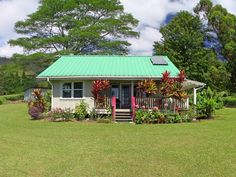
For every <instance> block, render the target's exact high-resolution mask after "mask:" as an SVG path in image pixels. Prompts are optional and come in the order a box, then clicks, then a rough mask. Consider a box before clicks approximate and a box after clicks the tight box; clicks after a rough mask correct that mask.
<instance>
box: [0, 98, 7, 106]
mask: <svg viewBox="0 0 236 177" xmlns="http://www.w3.org/2000/svg"><path fill="white" fill-rule="evenodd" d="M5 102H6V99H5V98H4V97H0V105H2V104H4V103H5Z"/></svg>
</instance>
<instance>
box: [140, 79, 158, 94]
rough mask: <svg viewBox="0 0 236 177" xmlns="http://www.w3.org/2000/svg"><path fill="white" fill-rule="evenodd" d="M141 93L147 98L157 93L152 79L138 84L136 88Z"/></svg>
mask: <svg viewBox="0 0 236 177" xmlns="http://www.w3.org/2000/svg"><path fill="white" fill-rule="evenodd" d="M137 89H139V90H140V91H141V92H144V93H146V95H147V96H150V95H154V94H157V93H158V88H157V83H156V82H155V81H154V80H152V79H146V80H143V81H139V82H138V87H137Z"/></svg>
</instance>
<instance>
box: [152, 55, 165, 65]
mask: <svg viewBox="0 0 236 177" xmlns="http://www.w3.org/2000/svg"><path fill="white" fill-rule="evenodd" d="M151 62H152V64H153V65H168V63H167V61H166V60H165V58H164V57H163V56H153V57H151Z"/></svg>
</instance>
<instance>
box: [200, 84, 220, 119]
mask: <svg viewBox="0 0 236 177" xmlns="http://www.w3.org/2000/svg"><path fill="white" fill-rule="evenodd" d="M197 100H198V102H197V112H198V114H199V115H200V116H203V117H206V118H211V117H212V116H213V113H214V111H215V109H216V108H217V101H216V96H215V94H214V92H213V91H212V90H211V88H210V87H208V88H207V89H205V90H203V91H202V92H201V93H198V95H197Z"/></svg>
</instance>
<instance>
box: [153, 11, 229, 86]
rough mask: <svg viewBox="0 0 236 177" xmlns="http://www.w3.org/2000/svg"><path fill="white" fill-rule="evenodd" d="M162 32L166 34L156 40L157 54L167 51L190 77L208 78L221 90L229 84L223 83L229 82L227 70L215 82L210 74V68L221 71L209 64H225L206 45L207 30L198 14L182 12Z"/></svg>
mask: <svg viewBox="0 0 236 177" xmlns="http://www.w3.org/2000/svg"><path fill="white" fill-rule="evenodd" d="M160 32H161V33H162V36H163V38H162V40H161V41H158V42H155V44H154V54H159V55H160V54H161V55H168V56H169V57H170V58H171V59H172V60H173V62H174V63H175V64H176V65H177V67H178V68H180V69H183V70H185V71H186V74H187V76H188V78H190V79H194V80H198V81H202V82H205V83H207V84H208V85H210V86H211V87H214V88H216V89H218V90H223V89H225V88H226V85H225V84H222V82H223V83H225V82H227V74H226V73H224V74H225V75H224V76H225V77H226V78H225V77H224V78H223V77H217V78H219V79H220V80H217V81H214V82H213V80H212V79H211V78H210V77H209V75H210V74H209V71H211V72H214V73H215V74H218V75H219V74H222V73H219V72H215V70H214V68H212V69H211V70H209V69H210V66H214V67H215V68H218V67H219V66H221V65H223V64H221V63H219V62H218V61H217V59H216V55H215V53H214V51H213V50H212V49H207V48H205V47H204V38H205V34H204V32H203V30H202V22H201V20H200V18H199V17H198V16H194V15H192V14H190V13H189V12H186V11H182V12H179V13H178V14H177V15H176V16H175V17H174V18H173V19H172V21H171V22H170V23H169V24H167V25H166V26H163V27H162V28H161V29H160ZM222 67H224V66H222ZM224 71H225V70H222V72H224ZM216 82H217V83H216Z"/></svg>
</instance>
